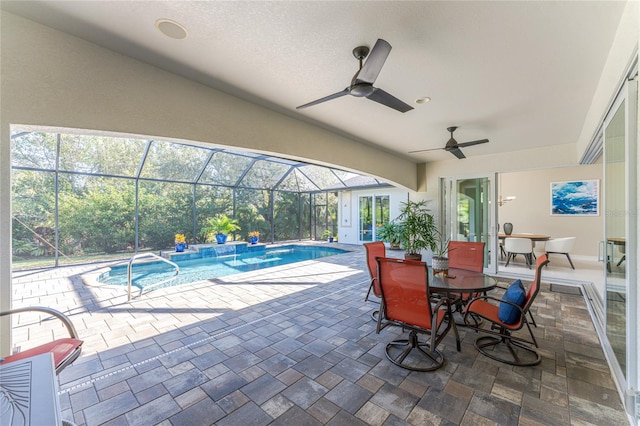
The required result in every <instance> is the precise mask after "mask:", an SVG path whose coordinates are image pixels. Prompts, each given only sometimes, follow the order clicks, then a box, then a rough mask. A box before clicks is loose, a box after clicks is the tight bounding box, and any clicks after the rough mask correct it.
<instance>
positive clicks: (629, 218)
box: [603, 81, 638, 388]
mask: <svg viewBox="0 0 640 426" xmlns="http://www.w3.org/2000/svg"><path fill="white" fill-rule="evenodd" d="M636 106H637V82H636V81H628V82H627V83H626V85H625V87H624V88H623V90H622V91H621V93H620V95H619V96H618V99H617V100H616V102H615V103H614V105H613V107H612V108H611V112H610V113H609V115H608V116H607V118H606V120H605V122H604V133H603V139H604V209H605V212H606V214H605V215H604V241H605V247H606V250H605V253H606V254H605V258H604V260H605V265H604V275H605V289H604V291H605V294H604V305H605V328H606V335H607V339H608V340H609V343H610V345H611V349H612V351H613V354H614V355H615V359H616V361H617V363H618V366H619V367H620V368H619V370H618V374H619V375H620V376H622V377H618V379H619V381H621V382H623V383H626V385H627V386H626V387H627V388H629V387H633V386H634V383H637V381H638V378H637V369H638V365H637V363H638V350H637V344H638V342H637V335H636V327H637V321H638V315H637V306H636V304H637V300H638V292H637V271H636V267H635V265H634V260H635V259H637V255H636V252H635V248H636V247H637V215H636V214H634V213H633V212H636V211H637V210H636V206H637V196H638V195H637V187H636V182H637V148H636V143H637V142H636V135H637V127H636V126H637V107H636ZM614 370H616V369H614Z"/></svg>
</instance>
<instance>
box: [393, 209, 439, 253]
mask: <svg viewBox="0 0 640 426" xmlns="http://www.w3.org/2000/svg"><path fill="white" fill-rule="evenodd" d="M426 203H427V202H426V201H407V202H406V203H402V205H401V209H400V215H399V216H398V218H397V219H396V220H397V221H398V222H399V223H400V224H401V225H402V228H403V232H402V246H403V247H404V249H405V250H406V254H405V257H418V256H420V257H421V251H422V250H424V249H427V248H428V249H431V250H432V251H433V250H435V249H436V244H437V234H438V229H437V228H436V225H435V221H434V219H433V215H432V214H431V213H429V209H427V207H426Z"/></svg>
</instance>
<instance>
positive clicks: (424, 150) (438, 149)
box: [408, 148, 444, 154]
mask: <svg viewBox="0 0 640 426" xmlns="http://www.w3.org/2000/svg"><path fill="white" fill-rule="evenodd" d="M441 149H444V148H429V149H418V150H416V151H409V152H408V154H415V153H416V152H427V151H440V150H441Z"/></svg>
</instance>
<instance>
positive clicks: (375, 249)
mask: <svg viewBox="0 0 640 426" xmlns="http://www.w3.org/2000/svg"><path fill="white" fill-rule="evenodd" d="M363 246H364V249H365V251H366V253H367V267H368V268H369V276H370V277H371V282H370V284H369V290H367V295H366V296H365V298H364V301H365V302H366V301H368V300H369V296H370V295H371V291H373V294H374V296H376V297H377V298H380V284H379V283H378V263H377V262H376V258H378V257H385V256H386V253H387V249H386V247H385V245H384V243H383V242H382V241H375V242H372V243H365V244H363ZM371 318H373V320H374V321H377V320H378V310H375V311H373V312H372V313H371Z"/></svg>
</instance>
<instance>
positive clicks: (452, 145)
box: [409, 126, 489, 159]
mask: <svg viewBox="0 0 640 426" xmlns="http://www.w3.org/2000/svg"><path fill="white" fill-rule="evenodd" d="M457 128H458V127H456V126H451V127H447V131H448V132H449V133H451V138H450V139H449V140H448V141H447V144H446V145H445V146H444V147H443V148H432V149H420V150H418V151H409V154H413V153H414V152H425V151H436V150H439V149H444V150H445V151H448V152H450V153H452V154H453V155H455V156H456V157H458V158H460V159H462V158H467V157H465V156H464V154H463V153H462V151H460V148H464V147H465V146H471V145H480V144H481V143H487V142H489V139H479V140H477V141H471V142H463V143H458V141H456V140H455V139H454V138H453V132H455V130H456V129H457Z"/></svg>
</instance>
